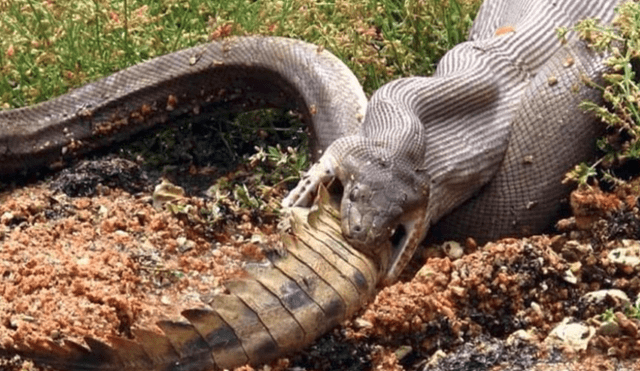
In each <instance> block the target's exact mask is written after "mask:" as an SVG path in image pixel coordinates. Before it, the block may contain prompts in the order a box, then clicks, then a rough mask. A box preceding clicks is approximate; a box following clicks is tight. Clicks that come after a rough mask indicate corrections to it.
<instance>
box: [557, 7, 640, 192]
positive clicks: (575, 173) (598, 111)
mask: <svg viewBox="0 0 640 371" xmlns="http://www.w3.org/2000/svg"><path fill="white" fill-rule="evenodd" d="M574 29H575V31H576V32H578V34H579V35H580V37H582V38H583V39H584V40H586V41H587V42H588V43H589V45H590V47H591V48H593V49H594V50H596V51H597V52H606V53H608V54H609V55H610V56H609V58H608V59H607V60H606V61H605V63H606V64H607V66H609V67H610V72H609V73H607V74H604V75H603V79H604V81H605V85H604V86H596V85H595V84H593V83H591V84H592V85H594V86H596V87H597V88H598V89H600V90H601V91H602V96H603V99H604V101H605V104H604V105H598V104H596V103H594V102H591V101H585V102H583V103H582V104H581V105H580V106H581V107H582V108H583V109H585V110H588V111H591V112H593V113H594V114H595V115H596V116H597V117H599V118H600V119H601V120H602V121H603V122H604V123H605V124H606V125H607V126H608V128H609V130H608V133H609V134H608V135H607V136H606V137H605V138H602V139H600V140H599V141H598V146H599V148H600V149H601V150H602V151H604V153H605V154H604V156H603V158H602V159H601V160H599V161H598V163H602V165H603V166H605V167H611V166H612V165H613V164H623V163H625V162H626V161H628V160H632V159H634V160H637V159H640V141H639V139H640V89H639V88H638V78H637V76H636V70H637V68H638V66H639V65H640V4H638V3H637V2H627V3H625V4H623V5H621V6H620V8H619V9H618V14H617V16H616V19H615V20H614V22H613V24H612V25H611V26H604V25H602V24H600V23H599V22H598V21H596V20H593V19H587V20H584V21H582V22H580V23H579V24H577V25H576V26H575V28H574ZM566 32H567V29H560V30H558V35H559V37H560V38H561V39H562V38H563V37H564V35H565V34H566ZM596 165H597V164H594V165H593V166H587V165H585V164H580V165H579V166H577V167H576V168H575V169H574V170H572V171H571V172H570V173H569V174H567V178H566V179H568V180H569V179H570V180H574V181H577V182H578V183H579V184H586V182H587V180H588V179H589V178H590V177H594V176H595V175H596V171H595V168H596ZM605 178H606V179H608V180H609V181H613V182H614V183H617V182H619V180H616V179H615V176H614V175H612V174H611V173H608V174H607V175H606V176H605Z"/></svg>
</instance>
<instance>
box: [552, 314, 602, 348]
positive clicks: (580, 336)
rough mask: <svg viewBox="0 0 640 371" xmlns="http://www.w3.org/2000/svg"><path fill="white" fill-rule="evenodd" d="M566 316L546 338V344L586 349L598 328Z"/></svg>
mask: <svg viewBox="0 0 640 371" xmlns="http://www.w3.org/2000/svg"><path fill="white" fill-rule="evenodd" d="M571 321H572V319H571V318H568V317H567V318H565V319H563V320H562V322H561V323H560V324H558V325H557V326H556V327H555V328H554V329H553V330H551V332H550V333H549V335H548V336H547V338H546V339H544V342H545V344H547V345H550V346H557V347H568V348H570V349H572V350H573V351H576V352H577V351H581V350H586V349H587V346H588V344H589V340H591V338H592V337H593V336H594V335H595V334H596V329H595V328H594V327H592V326H587V325H585V324H583V323H581V322H573V323H572V322H571Z"/></svg>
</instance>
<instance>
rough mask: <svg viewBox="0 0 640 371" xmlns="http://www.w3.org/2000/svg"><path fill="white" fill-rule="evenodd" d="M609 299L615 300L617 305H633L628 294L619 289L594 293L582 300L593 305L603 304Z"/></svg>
mask: <svg viewBox="0 0 640 371" xmlns="http://www.w3.org/2000/svg"><path fill="white" fill-rule="evenodd" d="M607 298H609V299H613V301H614V302H615V303H618V304H622V305H628V304H630V303H631V300H629V297H628V296H627V294H625V293H624V291H622V290H618V289H609V290H598V291H592V292H589V293H587V294H585V295H583V296H582V297H581V298H580V300H586V301H588V302H590V303H593V304H603V303H605V301H606V300H607Z"/></svg>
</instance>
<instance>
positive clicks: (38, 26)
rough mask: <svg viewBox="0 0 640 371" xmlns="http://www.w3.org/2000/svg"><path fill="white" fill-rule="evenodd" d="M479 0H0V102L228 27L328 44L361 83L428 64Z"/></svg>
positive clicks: (375, 83) (29, 96)
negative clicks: (323, 0) (322, 0)
mask: <svg viewBox="0 0 640 371" xmlns="http://www.w3.org/2000/svg"><path fill="white" fill-rule="evenodd" d="M478 4H479V1H467V2H464V3H459V2H458V1H456V0H448V1H446V0H445V1H439V0H426V1H425V0H407V1H399V0H379V1H366V2H362V1H356V0H335V1H325V2H317V1H311V0H279V1H249V0H231V1H204V0H183V1H168V0H164V1H155V0H154V1H151V0H119V1H108V0H93V1H87V0H73V1H71V0H60V1H55V2H53V1H35V0H12V1H8V0H0V108H2V109H11V108H17V107H24V106H28V105H31V104H34V103H37V102H41V101H44V100H47V99H50V98H52V97H54V96H57V95H60V94H63V93H65V92H66V91H68V90H69V89H70V88H73V87H77V86H80V85H82V84H84V83H86V82H87V81H91V80H95V79H97V78H99V77H102V76H106V75H109V74H111V73H113V72H115V71H118V70H120V69H123V68H125V67H127V66H130V65H133V64H135V63H139V62H141V61H143V60H146V59H148V58H151V57H154V56H157V55H162V54H166V53H170V52H172V51H175V50H179V49H183V48H186V47H189V46H193V45H196V44H200V43H204V42H207V41H211V40H215V39H219V38H222V37H225V36H229V35H246V34H263V35H278V36H287V37H294V38H299V39H303V40H306V41H309V42H312V43H316V44H318V45H322V46H324V47H325V48H327V49H329V50H331V51H332V52H333V53H334V54H336V55H337V56H338V57H340V58H341V59H342V60H343V61H345V63H347V64H348V65H349V67H350V68H352V70H353V71H354V72H355V73H356V75H357V76H358V78H359V79H360V81H361V82H362V84H363V86H364V87H365V90H366V91H367V92H368V93H371V92H373V90H375V89H377V88H378V87H380V85H382V84H384V83H385V82H387V81H389V80H391V79H394V78H397V77H399V76H409V75H417V74H430V73H431V72H433V69H434V67H435V64H436V62H437V61H438V59H439V58H440V57H441V56H442V55H443V54H444V53H445V52H446V51H447V50H449V49H450V48H451V47H453V46H454V45H455V44H457V43H458V42H460V41H462V40H463V39H464V37H465V35H466V34H467V30H468V28H469V27H470V25H471V23H472V17H473V14H474V13H475V11H476V10H477V7H478Z"/></svg>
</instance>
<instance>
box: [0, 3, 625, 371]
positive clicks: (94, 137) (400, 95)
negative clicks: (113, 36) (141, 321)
mask: <svg viewBox="0 0 640 371" xmlns="http://www.w3.org/2000/svg"><path fill="white" fill-rule="evenodd" d="M617 3H618V1H613V0H592V1H578V0H566V1H560V0H557V1H540V0H538V1H535V0H522V1H505V0H487V1H486V2H485V3H484V4H483V6H482V7H481V9H480V12H479V14H478V16H477V19H476V21H475V23H474V26H473V28H472V30H471V32H470V36H469V41H468V42H465V43H462V44H460V45H458V46H457V47H455V48H454V49H452V50H451V51H450V52H449V53H447V54H446V56H445V57H444V58H443V59H442V60H441V61H440V63H439V66H438V69H437V71H436V73H435V75H434V76H432V77H408V78H403V79H398V80H395V81H393V82H391V83H388V84H386V85H384V86H383V87H382V88H380V89H379V90H378V91H377V92H376V93H375V94H374V95H373V96H372V97H371V99H370V100H369V102H367V100H366V97H365V95H364V93H363V91H362V88H361V87H360V85H359V83H358V82H357V79H356V78H355V77H354V76H353V74H352V73H351V72H350V71H349V70H348V68H347V67H346V66H345V65H344V64H343V63H342V62H341V61H339V60H338V59H337V58H336V57H334V56H333V55H331V54H330V53H329V52H327V51H324V50H321V49H320V48H318V47H316V46H314V45H310V44H307V43H304V42H301V41H295V40H290V39H283V38H275V37H243V38H228V39H225V40H222V41H220V42H216V43H211V44H208V45H203V46H198V47H195V48H191V49H187V50H183V51H179V52H176V53H172V54H169V55H166V56H163V57H159V58H156V59H153V60H150V61H148V62H145V63H142V64H139V65H137V66H134V67H131V68H128V69H126V70H123V71H121V72H118V73H115V74H113V75H111V76H109V77H107V78H105V79H102V80H100V81H97V82H95V83H91V84H88V85H86V86H84V87H81V88H79V89H76V90H74V91H72V92H70V93H68V94H66V95H63V96H61V97H58V98H55V99H52V100H50V101H48V102H44V103H42V104H39V105H36V106H33V107H27V108H21V109H16V110H11V111H4V112H0V176H2V178H3V179H7V177H9V176H11V175H12V174H15V173H18V172H23V171H31V169H35V168H38V167H52V166H59V165H60V164H64V163H65V162H66V161H67V160H69V159H72V158H75V157H77V156H79V155H82V154H84V153H87V152H89V151H91V150H94V149H96V148H100V147H103V146H106V145H110V144H112V143H116V142H118V141H121V140H123V139H125V138H128V137H130V136H131V135H132V134H134V133H137V132H140V131H142V130H144V129H147V128H149V127H151V126H154V125H157V124H159V123H165V122H170V121H171V120H172V119H173V118H174V117H177V116H181V115H185V114H202V113H206V112H208V111H209V110H211V109H213V108H215V107H217V106H218V105H224V107H226V108H228V109H233V110H247V109H254V108H259V107H270V106H275V107H283V108H287V109H294V110H297V111H298V112H300V113H301V114H302V117H303V120H304V121H306V122H307V123H308V124H309V127H310V128H311V130H310V132H311V139H312V155H313V157H314V158H315V159H316V160H317V162H316V164H315V165H314V166H313V167H312V168H311V169H310V170H309V172H308V173H307V174H306V175H305V177H304V178H303V179H302V180H301V182H300V183H299V185H298V186H297V187H296V188H295V189H294V190H293V191H292V192H291V193H290V195H289V196H288V197H287V198H286V199H285V200H284V201H283V204H284V205H285V206H287V207H293V206H307V205H309V204H310V202H311V199H312V197H313V196H314V195H315V192H316V190H317V187H318V185H319V184H321V183H329V182H330V181H331V180H332V179H337V180H339V182H340V183H341V185H342V187H343V190H344V193H343V197H342V203H341V207H340V209H341V211H340V212H341V223H342V225H341V229H342V233H343V235H344V237H345V238H346V239H347V240H348V241H349V242H350V243H351V244H352V245H353V246H354V247H356V248H357V249H358V250H360V251H361V252H363V253H364V254H366V255H368V256H369V257H370V258H371V259H373V260H375V261H376V262H377V264H379V265H380V267H379V268H380V271H381V275H382V277H381V278H380V280H381V281H382V282H383V283H390V282H393V281H394V280H395V279H396V278H397V275H398V274H399V272H400V271H401V270H402V269H403V268H404V266H405V265H406V263H407V262H408V260H409V259H410V258H411V256H412V255H413V252H414V250H415V248H416V247H417V246H418V244H419V243H420V242H421V241H422V240H423V239H424V238H425V236H426V235H427V233H428V232H429V231H430V232H431V234H433V235H436V237H437V238H442V239H443V238H462V237H465V236H473V237H475V238H477V239H479V240H488V239H494V238H498V237H502V236H521V235H526V234H531V233H535V232H539V231H541V230H543V229H544V228H546V227H547V226H548V225H549V224H550V223H551V222H552V221H553V218H554V217H555V215H556V214H557V212H558V210H559V208H560V200H561V199H563V198H565V197H566V196H567V194H568V188H567V187H566V186H563V185H562V184H561V182H560V180H561V179H562V177H563V175H564V173H565V172H566V171H567V170H569V169H570V168H571V167H572V166H573V165H575V164H576V163H577V162H579V161H583V160H586V159H589V158H590V157H591V156H592V155H593V153H594V147H595V146H594V143H595V138H596V136H597V134H598V133H599V132H600V131H601V124H600V123H598V121H597V120H596V119H595V118H594V117H593V116H591V115H589V114H587V113H584V112H582V111H581V110H579V109H578V108H577V106H578V103H579V102H581V101H583V100H585V99H590V100H594V101H599V100H600V92H599V91H598V90H596V89H593V88H590V87H587V86H585V85H584V84H582V83H581V81H582V80H584V79H585V78H586V79H590V80H593V81H596V82H597V81H600V76H601V74H602V72H604V71H605V69H606V67H605V66H604V65H603V64H602V58H603V57H602V56H600V55H597V54H595V53H594V52H592V51H591V50H589V49H588V48H587V47H586V45H585V43H584V42H583V41H581V40H579V39H578V38H577V36H576V35H575V34H573V33H570V34H569V35H568V38H567V41H566V42H564V43H562V42H560V41H559V40H558V38H557V37H556V34H555V28H556V27H559V26H567V25H573V24H574V23H575V22H576V21H578V20H580V19H583V18H586V17H597V18H599V19H600V20H601V21H603V22H604V23H609V22H611V20H612V19H613V16H614V12H613V9H614V7H615V5H616V4H617ZM358 259H360V258H358ZM362 261H364V260H362ZM363 264H364V263H363ZM365 265H366V264H365ZM354 277H355V276H354ZM368 277H370V278H368V279H367V281H366V282H365V285H364V286H366V290H365V291H366V293H367V295H369V294H370V293H371V292H372V286H371V282H372V281H375V280H376V277H377V276H376V275H375V274H373V273H371V274H370V275H369V276H368ZM353 282H356V283H357V282H358V279H354V280H353ZM262 285H266V283H262ZM355 286H357V284H355ZM237 287H240V288H241V289H239V291H238V292H239V294H238V296H242V290H249V289H248V288H247V287H248V284H241V285H237ZM365 291H363V292H365ZM246 292H248V291H246ZM310 295H311V294H310ZM363 295H364V294H363ZM354 297H356V296H354ZM360 302H361V299H360V296H357V298H356V299H354V301H353V303H356V304H351V308H350V309H349V310H347V311H345V312H344V313H343V315H344V316H348V315H350V314H351V313H353V311H354V310H355V309H354V308H356V307H357V303H360ZM224 305H225V304H221V306H222V307H224ZM229 305H230V304H229ZM234 305H236V304H234ZM237 305H239V304H237ZM325 313H326V312H325ZM203 316H205V315H204V314H202V313H200V312H197V313H196V312H189V313H188V319H189V320H190V321H191V323H200V322H198V321H199V318H200V317H203ZM216 318H218V317H216ZM218 322H220V320H218ZM203 323H204V322H203ZM332 323H333V322H332ZM166 326H168V327H166V328H163V329H165V331H167V332H171V331H178V330H175V329H174V330H172V329H171V326H169V325H166ZM239 326H241V325H238V327H235V329H238V328H239ZM196 327H197V326H196ZM232 328H234V327H233V326H232ZM180 331H182V330H180ZM185 331H186V330H185ZM191 331H192V333H195V332H194V330H191ZM198 331H200V329H198ZM314 331H316V330H314ZM317 331H320V330H317ZM322 331H326V328H324V327H322ZM176 333H177V332H176ZM174 334H175V333H174ZM313 334H314V335H317V334H316V333H315V332H313ZM201 335H202V334H201ZM141 336H143V339H144V336H151V335H141ZM247 336H248V335H247ZM169 337H170V338H171V336H169ZM175 338H176V339H177V338H178V335H175ZM154 339H155V338H154ZM181 339H182V338H181ZM185 339H188V337H186V338H185ZM241 340H242V339H241ZM154 341H155V340H154ZM305 342H308V340H305ZM185 343H186V341H185ZM240 343H242V346H243V347H244V350H243V351H238V352H239V353H242V354H244V355H243V356H242V357H244V358H242V359H241V360H238V359H231V358H232V357H231V356H225V355H222V353H215V352H214V353H215V354H214V355H213V356H212V357H213V358H216V354H217V357H222V359H223V360H224V361H223V362H221V363H220V362H219V363H217V364H218V366H220V367H231V366H233V365H235V364H238V363H239V364H241V363H244V362H246V361H251V362H252V363H256V362H261V361H264V359H261V358H260V351H259V350H255V351H251V350H249V349H250V347H251V346H253V345H255V344H253V345H252V344H251V342H250V341H247V342H246V344H245V343H243V342H242V341H240ZM121 344H122V343H121ZM127 344H128V343H127ZM260 344H261V343H260ZM260 344H258V345H260ZM91 345H92V347H96V348H95V349H103V348H101V346H100V345H96V343H93V342H92V343H91ZM209 345H210V346H211V347H213V345H211V344H209ZM236 345H237V344H236ZM121 346H122V345H121ZM122 347H124V346H122ZM256 347H257V348H260V347H259V346H256ZM236 348H237V349H236V350H238V349H240V348H239V346H237V347H236ZM257 348H256V349H257ZM212 349H213V348H212ZM216 349H217V348H216ZM234 349H235V348H234ZM217 351H218V350H217ZM0 354H2V352H0ZM26 354H31V353H29V352H26ZM198 354H200V353H198ZM253 354H258V356H256V357H255V358H253ZM265 359H266V358H265ZM234 362H235V363H234ZM54 364H55V363H54ZM61 364H64V363H61ZM176 365H177V364H176ZM112 366H113V367H112V368H118V367H117V365H112ZM136 367H138V366H136ZM136 367H133V366H132V367H131V368H130V369H138V368H136ZM145 367H146V366H145ZM139 368H140V369H145V368H144V367H141V366H140V367H139ZM78 369H83V368H82V367H78ZM104 369H108V367H104ZM124 369H127V368H124ZM157 369H162V368H161V367H160V366H157ZM176 369H180V368H179V367H177V368H176ZM194 369H197V368H194Z"/></svg>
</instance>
